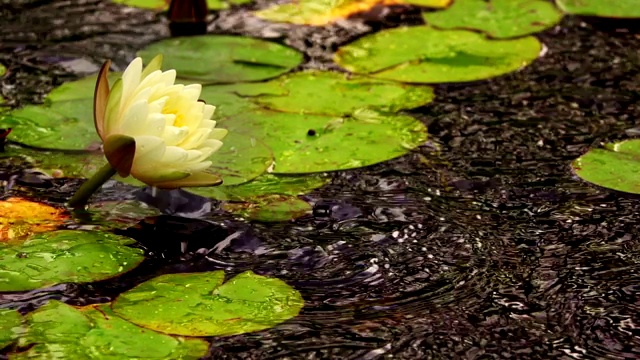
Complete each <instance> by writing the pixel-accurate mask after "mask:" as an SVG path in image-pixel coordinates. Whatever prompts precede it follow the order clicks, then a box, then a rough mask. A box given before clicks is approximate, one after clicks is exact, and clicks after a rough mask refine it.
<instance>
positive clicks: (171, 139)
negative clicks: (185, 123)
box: [162, 126, 189, 150]
mask: <svg viewBox="0 0 640 360" xmlns="http://www.w3.org/2000/svg"><path fill="white" fill-rule="evenodd" d="M187 135H189V128H188V127H176V126H167V127H165V129H164V134H163V135H162V137H163V139H164V141H165V142H166V143H167V145H169V146H174V145H177V144H179V143H180V142H182V141H183V140H184V138H186V137H187ZM187 150H188V149H187Z"/></svg>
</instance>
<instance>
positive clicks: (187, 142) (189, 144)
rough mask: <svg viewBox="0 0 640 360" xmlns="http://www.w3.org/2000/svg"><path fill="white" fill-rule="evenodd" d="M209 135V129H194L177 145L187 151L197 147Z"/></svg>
mask: <svg viewBox="0 0 640 360" xmlns="http://www.w3.org/2000/svg"><path fill="white" fill-rule="evenodd" d="M210 133H211V129H203V128H200V129H196V130H195V131H193V132H191V134H189V136H187V137H185V139H184V140H183V141H181V142H180V143H178V145H180V147H182V148H185V149H187V150H190V149H193V148H195V147H199V146H200V145H201V144H202V143H203V142H204V141H205V140H206V139H208V138H209V134H210Z"/></svg>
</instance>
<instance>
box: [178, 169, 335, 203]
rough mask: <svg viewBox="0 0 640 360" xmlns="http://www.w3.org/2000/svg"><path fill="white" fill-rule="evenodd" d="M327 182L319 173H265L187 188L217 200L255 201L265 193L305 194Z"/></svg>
mask: <svg viewBox="0 0 640 360" xmlns="http://www.w3.org/2000/svg"><path fill="white" fill-rule="evenodd" d="M327 182H329V178H328V177H326V176H322V175H317V174H313V175H304V176H286V175H274V174H264V175H262V176H260V177H258V178H256V179H254V180H252V181H249V182H246V183H244V184H240V185H233V186H226V185H222V186H209V187H193V188H186V189H185V190H186V191H188V192H191V193H194V194H197V195H200V196H205V197H210V198H214V199H217V200H230V201H245V202H253V199H254V198H256V197H261V196H265V195H289V196H297V195H303V194H306V193H308V192H310V191H312V190H314V189H317V188H319V187H321V186H323V185H324V184H326V183H327Z"/></svg>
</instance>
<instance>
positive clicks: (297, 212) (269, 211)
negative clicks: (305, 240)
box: [222, 195, 311, 222]
mask: <svg viewBox="0 0 640 360" xmlns="http://www.w3.org/2000/svg"><path fill="white" fill-rule="evenodd" d="M222 208H223V209H224V210H226V211H228V212H231V213H234V214H237V215H239V216H241V217H243V218H245V219H247V220H251V221H260V222H280V221H289V220H291V219H295V218H298V217H300V216H303V215H305V214H308V213H310V212H311V205H309V203H308V202H306V201H304V200H302V199H298V198H297V197H293V196H285V195H268V196H259V197H253V198H251V202H246V203H233V202H230V203H225V204H223V205H222Z"/></svg>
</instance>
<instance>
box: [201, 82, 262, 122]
mask: <svg viewBox="0 0 640 360" xmlns="http://www.w3.org/2000/svg"><path fill="white" fill-rule="evenodd" d="M243 85H245V84H231V85H209V86H205V87H203V88H202V92H201V93H200V98H201V99H202V100H204V101H205V102H206V103H207V104H212V105H215V107H216V111H215V112H214V113H213V119H214V120H216V121H220V120H225V119H230V118H232V117H233V116H235V115H237V114H241V113H243V112H247V111H251V110H257V109H259V108H260V106H259V105H257V104H255V103H253V102H252V101H251V98H249V97H246V96H240V95H239V94H238V91H237V89H238V88H239V89H242V88H243Z"/></svg>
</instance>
